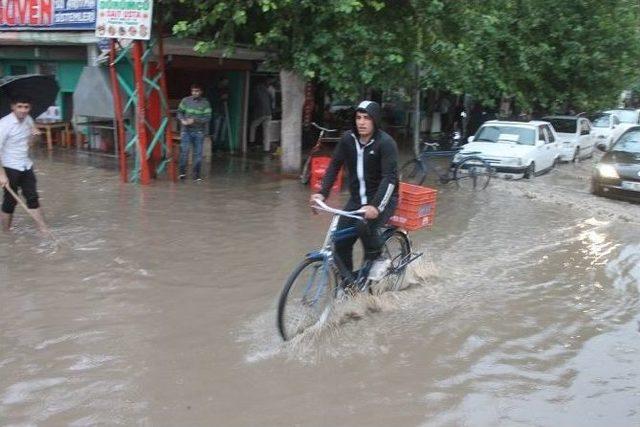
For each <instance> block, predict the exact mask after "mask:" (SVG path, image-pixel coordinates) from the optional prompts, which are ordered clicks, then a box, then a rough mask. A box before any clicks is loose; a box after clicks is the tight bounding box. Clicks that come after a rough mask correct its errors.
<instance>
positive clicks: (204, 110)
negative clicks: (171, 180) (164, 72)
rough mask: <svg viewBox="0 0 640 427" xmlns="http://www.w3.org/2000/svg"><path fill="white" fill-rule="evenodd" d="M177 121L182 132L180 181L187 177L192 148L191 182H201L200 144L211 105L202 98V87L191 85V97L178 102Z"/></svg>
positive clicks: (208, 118) (209, 116)
mask: <svg viewBox="0 0 640 427" xmlns="http://www.w3.org/2000/svg"><path fill="white" fill-rule="evenodd" d="M178 119H179V120H180V123H182V131H181V132H180V179H185V178H186V176H187V160H188V159H189V149H190V148H191V147H192V146H193V180H194V181H201V180H202V178H201V177H200V168H201V167H202V144H203V142H204V135H205V133H206V131H207V125H208V124H209V120H211V105H210V104H209V101H208V100H207V99H206V98H204V97H203V96H202V86H200V85H199V84H196V83H194V84H192V85H191V96H187V97H185V98H183V99H182V101H180V105H179V106H178Z"/></svg>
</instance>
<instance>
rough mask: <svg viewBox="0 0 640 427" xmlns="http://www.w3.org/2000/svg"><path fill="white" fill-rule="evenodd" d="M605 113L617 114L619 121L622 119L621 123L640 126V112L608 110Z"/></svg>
mask: <svg viewBox="0 0 640 427" xmlns="http://www.w3.org/2000/svg"><path fill="white" fill-rule="evenodd" d="M605 113H609V114H615V115H616V116H617V117H618V119H620V123H630V124H632V125H637V124H640V110H634V109H628V108H618V109H615V110H607V111H605Z"/></svg>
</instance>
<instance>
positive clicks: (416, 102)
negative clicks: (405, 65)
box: [413, 67, 420, 156]
mask: <svg viewBox="0 0 640 427" xmlns="http://www.w3.org/2000/svg"><path fill="white" fill-rule="evenodd" d="M413 97H414V99H413V111H414V121H413V152H414V154H415V155H416V156H418V155H419V154H420V70H419V69H418V67H416V89H415V91H414V93H413Z"/></svg>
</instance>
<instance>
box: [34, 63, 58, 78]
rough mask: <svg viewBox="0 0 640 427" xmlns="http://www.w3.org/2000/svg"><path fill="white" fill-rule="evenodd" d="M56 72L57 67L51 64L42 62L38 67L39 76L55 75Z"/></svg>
mask: <svg viewBox="0 0 640 427" xmlns="http://www.w3.org/2000/svg"><path fill="white" fill-rule="evenodd" d="M57 71H58V67H57V65H56V64H55V63H52V62H43V63H41V64H39V65H38V72H39V73H40V74H44V75H45V76H50V75H53V76H55V75H56V72H57Z"/></svg>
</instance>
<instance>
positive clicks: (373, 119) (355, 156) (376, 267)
mask: <svg viewBox="0 0 640 427" xmlns="http://www.w3.org/2000/svg"><path fill="white" fill-rule="evenodd" d="M380 115H381V114H380V105H378V103H377V102H374V101H362V102H361V103H360V104H359V105H358V107H357V108H356V113H355V123H354V128H353V130H351V131H348V132H346V133H345V134H344V135H343V136H342V138H341V139H340V141H339V142H338V145H337V146H336V148H335V151H334V152H333V157H332V158H331V163H330V164H329V167H328V168H327V171H326V173H325V176H324V179H323V180H322V189H321V190H320V193H318V194H313V195H311V200H310V203H311V206H312V207H313V206H314V201H315V200H316V199H319V200H323V201H324V200H325V199H326V198H327V197H329V192H330V191H331V187H332V186H333V183H334V181H335V179H336V176H337V175H338V171H339V170H340V168H341V167H342V166H343V165H344V166H346V168H347V171H348V172H349V193H350V197H349V201H348V202H347V204H346V206H345V207H344V210H347V211H353V210H357V209H362V210H364V212H365V213H364V218H365V219H366V220H367V222H366V223H362V221H359V220H357V219H353V218H347V217H341V218H340V221H339V222H338V230H342V229H344V228H347V227H354V226H355V227H357V228H358V234H359V236H360V239H361V240H362V244H363V247H364V250H365V265H364V268H366V269H369V271H367V272H365V273H366V274H368V276H369V279H372V280H379V279H380V278H381V277H382V276H383V275H384V273H385V272H386V269H387V268H388V264H387V263H386V262H385V261H382V260H380V262H374V261H377V258H378V257H379V256H380V249H381V247H382V243H383V242H382V241H381V240H382V238H381V237H382V236H381V231H382V227H383V226H384V225H385V224H386V223H387V221H388V220H389V218H391V216H392V215H393V212H394V211H395V209H396V206H397V204H398V147H397V145H396V142H395V141H394V139H393V138H392V137H391V136H390V135H389V134H387V133H386V132H384V131H383V130H382V129H380ZM356 240H357V237H353V238H350V239H343V240H340V241H339V242H337V243H336V245H335V249H336V254H337V255H338V257H339V258H340V260H341V261H342V262H343V263H344V266H345V267H346V268H347V269H349V270H353V245H354V244H355V242H356ZM366 274H365V277H366Z"/></svg>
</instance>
